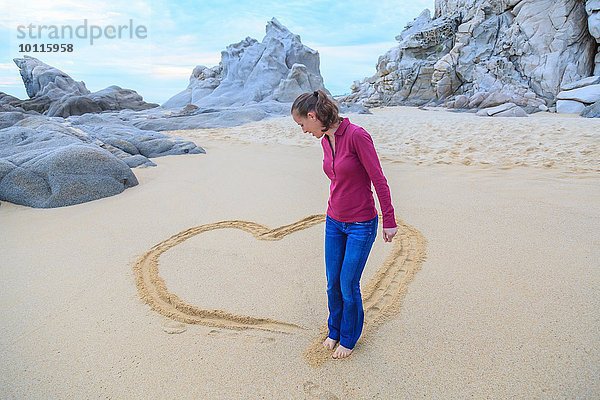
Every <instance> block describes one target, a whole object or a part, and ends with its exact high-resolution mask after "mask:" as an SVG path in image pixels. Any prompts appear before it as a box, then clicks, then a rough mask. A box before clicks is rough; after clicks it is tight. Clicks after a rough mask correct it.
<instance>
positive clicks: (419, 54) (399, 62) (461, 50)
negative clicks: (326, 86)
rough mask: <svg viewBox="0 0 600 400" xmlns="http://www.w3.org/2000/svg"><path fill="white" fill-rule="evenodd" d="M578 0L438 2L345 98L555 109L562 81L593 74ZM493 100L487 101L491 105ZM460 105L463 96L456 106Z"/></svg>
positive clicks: (366, 101) (583, 14)
mask: <svg viewBox="0 0 600 400" xmlns="http://www.w3.org/2000/svg"><path fill="white" fill-rule="evenodd" d="M586 20H587V18H586V10H585V4H584V3H583V2H581V1H579V0H537V1H532V0H437V1H436V2H435V13H434V19H431V17H430V14H429V12H428V11H427V10H426V11H425V12H423V13H422V14H421V15H420V16H419V17H418V18H417V19H415V21H413V22H412V23H411V24H409V25H408V26H407V27H406V29H405V30H404V32H402V34H401V35H400V36H398V37H397V39H398V41H399V44H398V46H397V47H395V48H393V49H391V50H390V51H388V52H387V53H386V54H385V55H383V56H381V57H380V58H379V61H378V63H377V72H376V74H375V75H374V76H372V77H369V78H365V79H364V80H363V81H362V82H355V83H354V84H353V85H352V86H351V90H352V93H351V94H350V95H348V96H346V97H345V98H343V99H341V100H342V101H347V102H357V103H360V104H364V105H366V106H368V107H372V106H380V105H422V104H427V103H428V102H430V101H432V100H434V101H442V102H443V101H446V100H448V104H452V105H453V106H454V107H456V96H459V95H462V96H466V97H467V98H469V102H468V104H467V105H466V106H467V107H471V108H472V107H480V106H481V105H482V104H483V107H488V106H491V105H494V104H500V103H503V102H507V101H508V102H513V103H515V104H517V105H519V106H521V107H523V108H525V109H528V110H537V109H539V106H540V105H546V106H548V105H551V104H552V103H554V101H555V97H556V94H557V93H558V92H559V91H560V87H561V85H562V84H566V83H569V82H573V81H577V80H580V79H582V78H585V77H588V76H590V75H591V73H592V70H593V67H594V55H595V53H596V45H595V43H594V40H593V39H592V37H590V35H589V32H588V29H587V24H586V23H585V22H586ZM488 99H489V100H488ZM459 103H460V104H461V105H463V103H464V98H462V97H461V100H460V101H459Z"/></svg>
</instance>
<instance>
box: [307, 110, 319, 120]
mask: <svg viewBox="0 0 600 400" xmlns="http://www.w3.org/2000/svg"><path fill="white" fill-rule="evenodd" d="M306 116H307V117H308V118H310V119H311V120H313V121H315V120H316V119H317V114H316V113H315V112H314V111H309V112H308V113H307V114H306Z"/></svg>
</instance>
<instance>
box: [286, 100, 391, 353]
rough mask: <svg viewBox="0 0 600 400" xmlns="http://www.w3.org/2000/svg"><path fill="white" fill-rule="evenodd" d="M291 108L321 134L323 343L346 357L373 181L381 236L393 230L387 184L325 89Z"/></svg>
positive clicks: (370, 233) (356, 317)
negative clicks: (324, 181)
mask: <svg viewBox="0 0 600 400" xmlns="http://www.w3.org/2000/svg"><path fill="white" fill-rule="evenodd" d="M291 112H292V118H293V119H294V121H295V122H296V123H297V124H298V125H300V127H301V128H302V130H303V131H304V132H305V133H310V134H311V135H313V136H314V137H316V138H317V139H321V145H322V146H323V155H324V157H323V170H324V171H325V174H326V175H327V177H329V179H330V180H331V185H330V188H329V202H328V207H327V217H326V222H325V270H326V275H327V303H328V308H329V318H328V320H327V325H328V328H329V333H328V335H327V339H325V341H324V342H323V346H325V347H326V348H327V349H329V350H333V349H334V348H335V345H336V344H337V343H338V342H339V346H338V347H337V348H336V349H335V351H334V353H333V355H332V357H333V358H338V359H339V358H346V357H348V356H349V355H350V354H351V353H352V349H353V348H354V345H355V344H356V341H357V340H358V338H359V337H360V334H361V332H362V327H363V321H364V311H363V304H362V298H361V294H360V277H361V275H362V272H363V269H364V267H365V264H366V263H367V258H368V256H369V252H370V251H371V247H372V245H373V242H374V241H375V236H376V235H377V224H378V217H377V209H376V208H375V201H374V200H373V192H372V191H371V182H372V183H373V186H375V191H376V192H377V197H378V198H379V204H380V205H381V209H382V210H381V211H382V215H383V240H384V241H385V242H391V241H392V238H393V237H394V235H395V234H396V231H397V228H396V218H395V217H394V207H393V206H392V199H391V195H390V189H389V187H388V184H387V180H386V179H385V176H384V175H383V171H382V169H381V165H380V163H379V158H378V157H377V153H376V152H375V147H374V146H373V140H372V139H371V136H370V135H369V134H368V133H367V131H365V130H364V129H363V128H361V127H360V126H358V125H354V124H352V123H350V121H349V120H348V118H341V117H340V116H339V115H338V112H339V110H338V107H337V105H336V104H335V103H334V102H333V100H331V99H330V98H329V97H327V94H326V93H325V92H324V91H322V90H318V91H316V92H313V93H304V94H301V95H300V96H298V98H297V99H296V100H295V101H294V104H293V105H292V110H291Z"/></svg>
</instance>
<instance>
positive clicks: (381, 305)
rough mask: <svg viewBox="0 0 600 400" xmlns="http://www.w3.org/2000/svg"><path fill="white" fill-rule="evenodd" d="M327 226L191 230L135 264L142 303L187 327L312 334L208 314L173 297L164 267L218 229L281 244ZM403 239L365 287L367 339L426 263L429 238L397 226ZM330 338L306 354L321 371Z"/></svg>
mask: <svg viewBox="0 0 600 400" xmlns="http://www.w3.org/2000/svg"><path fill="white" fill-rule="evenodd" d="M323 222H325V215H323V214H319V215H311V216H308V217H306V218H303V219H301V220H300V221H297V222H294V223H293V224H289V225H285V226H281V227H279V228H275V229H270V228H268V227H266V226H264V225H260V224H257V223H255V222H249V221H239V220H234V221H220V222H215V223H212V224H205V225H200V226H196V227H193V228H189V229H186V230H184V231H182V232H179V233H177V234H176V235H173V236H171V237H170V238H168V239H166V240H164V241H162V242H160V243H158V244H156V245H155V246H153V247H152V248H151V249H150V250H149V251H147V252H146V253H144V254H143V255H142V256H140V257H139V258H138V259H137V261H136V262H135V264H134V267H133V269H134V273H135V279H136V285H137V288H138V292H139V294H140V297H141V298H142V299H143V300H144V301H145V302H146V303H147V304H148V305H149V306H150V307H151V308H152V309H153V310H155V311H157V312H158V313H160V314H161V315H163V316H165V317H168V318H170V319H173V320H176V321H180V322H184V323H187V324H201V325H208V326H214V327H221V328H228V329H237V330H243V329H260V330H266V331H271V332H281V333H287V334H293V333H295V332H299V331H302V330H305V329H306V328H304V327H301V326H299V325H296V324H292V323H289V322H286V321H277V320H274V319H271V318H261V317H252V316H247V315H238V314H233V313H230V312H227V311H224V310H208V309H204V308H201V307H198V306H194V305H191V304H188V303H185V302H184V301H183V300H181V299H180V298H179V297H178V296H177V295H175V294H173V293H170V292H169V290H168V289H167V286H166V284H165V282H164V280H163V279H162V278H161V277H160V275H159V271H158V266H159V262H158V261H159V258H160V255H161V254H163V253H164V252H166V251H167V250H169V249H171V248H173V247H175V246H177V245H178V244H180V243H182V242H184V241H186V240H187V239H190V238H191V237H194V236H196V235H198V234H201V233H203V232H208V231H212V230H216V229H240V230H242V231H246V232H249V233H251V234H252V235H253V236H254V237H255V238H256V239H257V240H268V241H274V240H280V239H282V238H283V237H285V236H287V235H290V234H292V233H294V232H297V231H300V230H303V229H307V228H310V227H312V226H314V225H316V224H320V223H323ZM396 222H397V225H398V233H397V234H396V236H395V238H394V240H393V242H392V250H391V251H390V254H389V255H388V257H387V258H386V260H385V261H384V263H383V264H382V265H381V267H379V268H378V270H377V271H376V272H375V274H374V276H373V277H372V278H371V279H370V280H369V282H368V283H367V284H366V285H365V286H364V288H363V290H362V292H363V307H364V309H365V325H364V328H363V337H364V336H367V335H368V334H369V332H370V331H371V330H372V329H373V328H374V327H375V326H377V325H379V324H380V323H381V322H383V321H385V320H386V319H388V318H389V317H391V316H392V315H394V314H396V313H398V312H399V310H400V303H401V300H402V297H403V294H404V292H405V291H406V287H407V286H408V283H409V282H410V280H411V279H412V277H413V276H414V274H415V273H416V272H417V271H418V269H419V268H420V266H421V264H422V262H423V260H424V259H425V244H426V241H425V238H424V237H423V235H422V234H421V233H420V232H419V231H418V230H416V229H415V228H413V227H411V226H409V225H407V224H405V223H404V222H402V221H400V220H396ZM326 335H327V326H326V325H323V326H322V327H321V328H320V331H319V335H318V337H317V338H315V340H314V341H313V342H312V343H311V344H310V345H309V347H308V349H307V350H306V352H305V356H306V357H307V359H308V361H309V363H310V364H313V365H318V364H320V363H321V362H322V360H323V354H322V352H323V348H322V346H320V343H321V341H322V340H323V339H324V338H325V336H326Z"/></svg>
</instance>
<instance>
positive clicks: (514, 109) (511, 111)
mask: <svg viewBox="0 0 600 400" xmlns="http://www.w3.org/2000/svg"><path fill="white" fill-rule="evenodd" d="M477 115H478V116H480V117H527V116H528V115H527V113H526V112H525V110H523V109H522V108H521V107H519V106H518V105H516V104H515V103H505V104H501V105H499V106H496V107H490V108H484V109H482V110H479V111H478V112H477Z"/></svg>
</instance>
